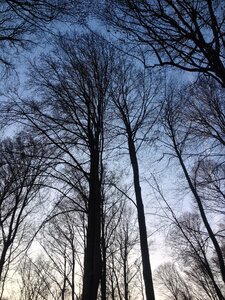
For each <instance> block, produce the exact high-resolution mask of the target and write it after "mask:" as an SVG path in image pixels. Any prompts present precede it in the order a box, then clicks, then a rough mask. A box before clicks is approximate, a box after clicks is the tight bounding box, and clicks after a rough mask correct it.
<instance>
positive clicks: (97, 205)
mask: <svg viewBox="0 0 225 300" xmlns="http://www.w3.org/2000/svg"><path fill="white" fill-rule="evenodd" d="M89 187H90V191H89V193H90V194H89V203H88V228H87V247H86V250H85V259H84V278H83V297H82V299H83V300H96V299H97V294H98V287H99V281H100V277H101V250H100V234H101V227H100V224H101V223H100V219H101V190H100V179H99V153H98V147H95V145H94V146H93V147H92V150H91V165H90V182H89Z"/></svg>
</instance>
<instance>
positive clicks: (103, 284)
mask: <svg viewBox="0 0 225 300" xmlns="http://www.w3.org/2000/svg"><path fill="white" fill-rule="evenodd" d="M101 223H102V238H101V246H102V247H101V248H102V272H101V300H106V245H105V230H104V229H105V220H104V216H103V208H102V221H101Z"/></svg>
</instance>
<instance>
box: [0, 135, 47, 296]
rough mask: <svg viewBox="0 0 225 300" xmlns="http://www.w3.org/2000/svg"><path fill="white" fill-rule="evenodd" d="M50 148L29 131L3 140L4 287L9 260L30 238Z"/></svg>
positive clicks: (0, 259) (0, 267)
mask: <svg viewBox="0 0 225 300" xmlns="http://www.w3.org/2000/svg"><path fill="white" fill-rule="evenodd" d="M49 150H50V149H49ZM49 150H48V149H47V148H46V147H44V146H43V145H42V144H41V143H40V141H39V142H37V141H35V140H34V139H32V138H31V137H29V136H27V135H26V134H20V135H19V136H18V137H15V139H14V140H13V139H5V140H2V141H1V147H0V152H1V163H0V181H1V187H0V241H1V246H0V284H1V288H2V290H3V288H4V283H5V279H6V276H7V272H8V270H9V267H10V263H11V262H12V261H13V260H14V259H16V257H17V256H18V255H19V254H20V253H21V252H22V251H24V250H25V249H26V246H27V245H26V244H24V239H25V240H26V239H27V238H28V237H27V226H28V224H29V216H30V214H31V212H32V209H34V206H35V205H37V203H38V199H39V196H40V191H41V189H42V188H43V186H44V182H45V181H46V171H47V170H48V168H49V166H50V165H49V159H48V151H49ZM50 151H51V150H50ZM45 155H46V156H45ZM45 183H46V182H45Z"/></svg>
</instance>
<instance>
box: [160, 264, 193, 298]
mask: <svg viewBox="0 0 225 300" xmlns="http://www.w3.org/2000/svg"><path fill="white" fill-rule="evenodd" d="M155 277H156V282H157V285H159V287H160V291H161V292H162V290H163V288H165V290H166V291H165V295H166V299H174V300H192V299H194V298H193V297H192V296H191V293H190V287H189V286H188V285H187V283H186V282H185V280H184V278H182V276H181V274H180V273H179V272H178V270H177V268H176V266H175V265H174V264H172V263H165V264H163V265H160V266H159V267H158V268H157V270H156V272H155Z"/></svg>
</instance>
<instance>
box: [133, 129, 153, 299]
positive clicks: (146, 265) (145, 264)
mask: <svg viewBox="0 0 225 300" xmlns="http://www.w3.org/2000/svg"><path fill="white" fill-rule="evenodd" d="M128 149H129V155H130V161H131V165H132V169H133V178H134V189H135V196H136V204H137V213H138V224H139V234H140V244H141V255H142V268H143V278H144V283H145V293H146V299H147V300H155V294H154V288H153V280H152V272H151V265H150V258H149V251H148V238H147V230H146V223H145V214H144V206H143V201H142V194H141V187H140V177H139V169H138V160H137V154H136V149H135V144H134V140H133V138H132V133H131V131H130V132H128Z"/></svg>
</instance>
